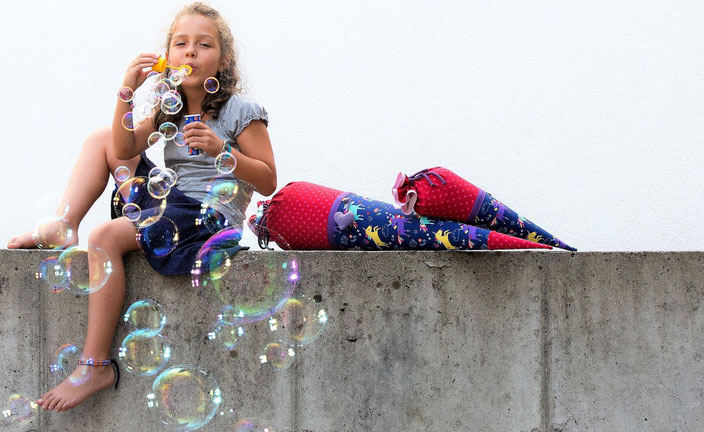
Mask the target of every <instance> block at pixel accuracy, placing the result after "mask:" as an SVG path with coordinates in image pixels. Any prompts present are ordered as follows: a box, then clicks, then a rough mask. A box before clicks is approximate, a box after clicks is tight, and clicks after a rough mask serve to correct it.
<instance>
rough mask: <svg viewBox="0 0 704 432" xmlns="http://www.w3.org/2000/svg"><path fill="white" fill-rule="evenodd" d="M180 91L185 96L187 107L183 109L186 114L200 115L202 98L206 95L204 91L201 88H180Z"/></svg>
mask: <svg viewBox="0 0 704 432" xmlns="http://www.w3.org/2000/svg"><path fill="white" fill-rule="evenodd" d="M182 90H183V93H184V94H185V95H186V101H187V106H185V107H184V108H186V113H187V114H190V115H193V114H200V111H201V104H202V103H203V98H205V95H206V94H207V93H206V92H205V89H204V88H203V87H200V88H198V87H196V88H182Z"/></svg>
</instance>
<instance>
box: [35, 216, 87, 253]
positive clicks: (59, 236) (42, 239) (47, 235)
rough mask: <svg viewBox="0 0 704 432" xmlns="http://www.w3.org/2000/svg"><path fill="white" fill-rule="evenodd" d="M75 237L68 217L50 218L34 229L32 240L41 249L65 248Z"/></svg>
mask: <svg viewBox="0 0 704 432" xmlns="http://www.w3.org/2000/svg"><path fill="white" fill-rule="evenodd" d="M75 238H76V237H75V233H74V231H73V228H71V225H70V224H69V222H68V221H67V220H66V219H50V220H48V221H46V222H43V223H41V224H39V225H38V226H37V227H36V228H34V231H32V240H33V241H34V243H35V244H36V245H37V247H38V248H39V249H63V248H64V247H66V246H67V245H68V244H69V243H71V242H73V241H74V240H75Z"/></svg>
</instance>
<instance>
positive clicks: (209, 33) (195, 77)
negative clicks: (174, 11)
mask: <svg viewBox="0 0 704 432" xmlns="http://www.w3.org/2000/svg"><path fill="white" fill-rule="evenodd" d="M220 53H221V49H220V39H219V37H218V31H217V28H216V27H215V24H213V22H212V21H210V20H209V19H208V18H206V17H204V16H201V15H186V16H184V17H181V19H179V20H178V22H177V23H176V26H175V27H174V32H173V36H172V37H171V44H170V46H169V51H168V58H169V64H171V65H173V66H181V65H185V64H187V65H189V66H191V68H193V71H192V72H191V74H190V75H189V76H188V78H187V79H186V80H185V81H184V82H183V84H182V85H183V86H186V87H194V86H201V87H202V86H203V82H204V81H205V79H206V78H208V77H211V76H212V77H214V76H215V74H216V73H217V72H218V70H220V69H222V68H223V67H225V63H224V60H223V61H221V59H220Z"/></svg>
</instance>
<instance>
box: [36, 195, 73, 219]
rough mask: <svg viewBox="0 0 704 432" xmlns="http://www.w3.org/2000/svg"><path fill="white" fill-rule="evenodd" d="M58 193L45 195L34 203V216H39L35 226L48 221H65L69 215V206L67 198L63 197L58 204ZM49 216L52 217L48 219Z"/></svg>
mask: <svg viewBox="0 0 704 432" xmlns="http://www.w3.org/2000/svg"><path fill="white" fill-rule="evenodd" d="M57 195H58V194H57V193H54V192H46V193H43V194H42V195H41V196H40V197H39V198H38V199H37V200H36V201H35V202H34V214H35V215H37V216H38V218H37V219H36V221H35V222H36V223H35V225H39V224H40V223H43V222H46V221H47V220H58V219H63V218H65V217H66V215H67V214H68V210H69V204H68V202H67V201H66V198H65V197H63V196H62V197H61V198H60V199H59V200H58V201H59V203H58V204H57V203H56V197H57ZM47 215H52V216H50V217H47Z"/></svg>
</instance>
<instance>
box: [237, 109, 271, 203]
mask: <svg viewBox="0 0 704 432" xmlns="http://www.w3.org/2000/svg"><path fill="white" fill-rule="evenodd" d="M237 145H238V146H239V147H240V151H237V150H235V149H232V154H233V155H234V156H235V159H237V167H236V168H235V172H234V173H233V174H234V175H235V176H236V177H237V178H240V179H242V180H244V181H247V182H249V183H251V184H252V185H254V187H256V188H257V192H259V193H260V194H262V195H264V196H268V195H271V194H273V193H274V192H275V191H276V165H275V164H274V152H273V150H272V149H271V141H270V140H269V132H268V131H267V129H266V126H265V125H264V122H262V121H261V120H253V121H252V122H251V123H250V124H249V126H247V127H246V128H244V130H243V131H242V132H241V133H240V134H239V135H238V136H237Z"/></svg>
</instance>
